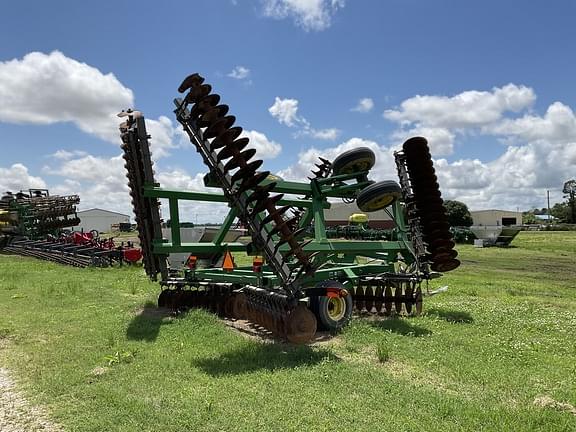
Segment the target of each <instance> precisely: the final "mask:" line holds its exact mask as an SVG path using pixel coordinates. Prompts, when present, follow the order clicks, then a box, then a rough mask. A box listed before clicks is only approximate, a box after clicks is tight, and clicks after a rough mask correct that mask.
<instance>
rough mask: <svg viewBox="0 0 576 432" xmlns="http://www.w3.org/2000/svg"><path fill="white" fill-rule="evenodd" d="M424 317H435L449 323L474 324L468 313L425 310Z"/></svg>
mask: <svg viewBox="0 0 576 432" xmlns="http://www.w3.org/2000/svg"><path fill="white" fill-rule="evenodd" d="M426 315H433V316H437V317H438V318H441V319H443V320H444V321H448V322H451V323H459V324H470V323H473V322H474V318H472V315H470V314H469V313H468V312H462V311H454V310H446V309H439V308H430V309H428V310H426Z"/></svg>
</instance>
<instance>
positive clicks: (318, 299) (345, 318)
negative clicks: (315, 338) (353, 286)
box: [310, 281, 354, 332]
mask: <svg viewBox="0 0 576 432" xmlns="http://www.w3.org/2000/svg"><path fill="white" fill-rule="evenodd" d="M319 286H325V287H330V288H342V289H343V288H344V286H343V285H342V284H341V283H339V282H336V281H325V282H321V284H320V285H319ZM353 308H354V303H353V301H352V295H351V294H348V295H347V296H344V297H328V296H311V297H310V310H311V311H312V312H313V313H314V315H316V320H317V322H318V329H320V330H324V331H329V332H337V331H339V330H342V328H344V327H345V326H346V325H347V324H348V322H349V321H350V319H351V318H352V309H353Z"/></svg>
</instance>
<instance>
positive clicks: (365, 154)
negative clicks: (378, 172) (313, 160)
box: [332, 147, 376, 175]
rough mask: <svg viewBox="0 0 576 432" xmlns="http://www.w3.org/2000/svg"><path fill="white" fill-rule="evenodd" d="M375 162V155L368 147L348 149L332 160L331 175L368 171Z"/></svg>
mask: <svg viewBox="0 0 576 432" xmlns="http://www.w3.org/2000/svg"><path fill="white" fill-rule="evenodd" d="M375 163H376V155H375V154H374V152H373V151H372V150H370V149H369V148H368V147H359V148H357V149H352V150H348V151H347V152H344V153H342V154H341V155H340V156H338V157H337V158H336V159H334V162H332V175H340V174H353V173H355V172H360V171H369V170H370V169H372V167H373V166H374V164H375Z"/></svg>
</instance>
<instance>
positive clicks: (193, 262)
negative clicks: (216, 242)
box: [186, 255, 198, 269]
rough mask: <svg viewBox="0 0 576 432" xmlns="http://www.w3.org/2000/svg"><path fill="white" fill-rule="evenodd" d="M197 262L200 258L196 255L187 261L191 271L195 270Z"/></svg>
mask: <svg viewBox="0 0 576 432" xmlns="http://www.w3.org/2000/svg"><path fill="white" fill-rule="evenodd" d="M197 260H198V257H196V256H194V255H190V256H189V257H188V259H187V260H186V266H188V268H189V269H195V268H196V261H197Z"/></svg>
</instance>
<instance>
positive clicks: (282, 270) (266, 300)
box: [119, 74, 460, 343]
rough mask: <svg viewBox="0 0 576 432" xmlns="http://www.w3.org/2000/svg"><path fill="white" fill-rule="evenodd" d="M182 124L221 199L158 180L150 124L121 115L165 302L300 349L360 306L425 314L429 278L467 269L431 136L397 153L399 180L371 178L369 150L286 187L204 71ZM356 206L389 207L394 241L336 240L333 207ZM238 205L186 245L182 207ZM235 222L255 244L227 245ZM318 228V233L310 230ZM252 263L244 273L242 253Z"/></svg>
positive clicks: (148, 254) (192, 81)
mask: <svg viewBox="0 0 576 432" xmlns="http://www.w3.org/2000/svg"><path fill="white" fill-rule="evenodd" d="M178 90H179V91H180V92H181V93H186V95H185V97H184V98H179V99H176V100H175V101H174V103H175V107H176V108H175V114H176V118H177V120H178V121H179V122H180V123H181V124H182V126H183V128H184V131H185V132H186V133H187V134H188V136H189V138H190V141H191V143H192V144H193V145H194V146H195V148H196V150H197V151H198V153H199V154H200V156H201V157H202V159H203V161H204V163H205V165H206V166H207V168H208V170H209V172H208V174H207V175H206V177H205V183H206V186H209V187H214V188H218V189H220V192H219V193H204V192H192V191H180V190H168V189H163V188H161V187H160V185H159V184H158V183H156V182H155V179H154V173H153V170H152V161H151V156H150V150H149V143H148V138H149V137H148V135H147V133H146V128H145V121H144V117H143V116H142V114H141V113H140V112H137V111H130V110H129V111H126V112H122V113H120V114H119V115H120V116H121V117H123V118H125V121H124V122H123V123H122V124H121V125H120V130H121V136H122V141H123V145H122V149H123V150H124V159H125V161H126V165H125V166H126V168H127V177H128V181H129V187H130V190H131V196H132V205H133V208H134V213H135V216H136V222H137V226H138V231H139V238H140V244H141V247H142V252H143V263H144V266H145V269H146V272H147V274H148V275H149V276H150V277H151V278H152V279H154V280H157V279H158V278H160V284H161V286H162V292H161V293H160V296H159V299H158V303H159V305H160V306H168V307H172V308H176V309H178V308H182V307H205V308H208V309H210V310H213V311H215V312H217V313H219V314H222V315H225V316H231V317H234V318H241V319H248V320H250V321H252V322H254V323H256V324H259V325H261V326H263V327H265V328H267V329H268V330H270V331H272V332H273V333H275V334H276V335H278V336H279V337H282V338H287V339H288V340H290V341H292V342H296V343H302V342H307V341H309V340H310V339H311V338H312V337H313V336H314V334H315V332H316V330H317V328H321V329H325V330H330V331H333V330H338V329H340V328H342V327H343V326H344V325H346V323H347V322H348V321H349V319H350V317H351V315H352V312H353V310H354V308H355V309H356V310H357V311H361V312H364V313H372V314H393V313H395V314H401V313H402V314H411V313H419V312H420V311H421V309H422V288H421V283H422V282H423V281H425V280H428V279H430V278H433V277H436V276H439V273H438V272H446V271H450V270H453V269H455V268H456V267H458V265H459V264H460V263H459V261H458V260H457V259H456V256H457V253H456V251H455V250H454V249H453V247H454V242H453V241H452V240H451V235H450V232H449V226H448V223H447V221H446V215H445V211H444V207H443V205H442V203H443V201H442V199H441V194H440V191H439V186H438V183H437V182H436V176H435V173H434V168H433V164H432V159H431V156H430V153H429V150H428V146H427V142H426V140H425V139H424V138H420V137H417V138H412V139H410V140H408V141H406V142H405V143H404V145H403V149H402V151H399V152H396V153H395V161H396V168H397V171H398V176H399V182H396V181H392V180H386V181H381V182H377V183H376V182H374V181H371V180H369V177H368V176H369V174H370V170H371V169H372V168H373V166H374V163H375V155H374V153H373V152H372V151H371V150H370V149H368V148H359V149H355V150H352V151H349V152H346V153H343V154H342V155H340V156H339V157H338V158H336V159H335V160H334V161H329V160H327V159H323V158H320V161H319V163H318V164H317V165H316V167H317V170H316V171H314V172H313V176H312V178H310V181H309V182H307V183H301V182H293V181H284V180H280V179H278V178H277V177H275V176H271V175H270V173H269V172H268V171H261V170H260V168H261V166H262V160H258V159H254V157H255V156H256V151H255V150H254V149H252V148H250V146H249V140H248V138H244V137H240V135H241V132H242V128H240V127H238V126H234V123H235V120H236V119H235V117H234V116H232V115H228V111H229V108H228V106H227V105H224V104H220V96H219V95H217V94H213V93H211V90H212V89H211V87H210V86H209V85H207V84H204V79H203V78H202V77H201V76H199V75H198V74H193V75H190V76H189V77H187V78H186V79H185V80H184V82H183V83H182V84H181V86H180V87H179V89H178ZM159 199H166V200H167V201H168V205H169V215H170V221H171V227H170V234H171V235H170V240H167V239H165V238H163V235H162V227H161V222H160V221H161V216H160V209H159V207H160V203H159ZM334 199H342V200H345V201H346V202H354V201H355V202H356V204H357V205H358V207H359V208H360V209H361V210H362V211H364V212H372V211H376V210H380V209H384V208H386V209H387V211H388V212H389V215H390V217H391V218H392V219H393V221H394V222H395V227H394V229H393V230H392V231H391V233H390V238H389V239H388V240H373V241H368V240H352V241H336V240H330V239H328V238H327V236H326V224H325V219H324V211H325V210H326V209H328V208H330V205H331V204H330V200H334ZM187 200H191V201H205V202H221V203H227V204H228V206H229V207H230V210H229V213H228V215H227V217H226V218H225V220H224V223H223V224H222V226H221V228H220V230H219V232H218V233H217V234H216V236H215V237H214V239H213V240H212V241H211V242H204V243H203V242H188V243H187V242H182V241H181V230H180V223H179V219H180V212H179V203H180V202H181V201H187ZM236 220H239V221H240V223H241V224H242V226H244V227H246V228H247V230H248V233H249V235H250V241H249V242H248V243H241V242H237V241H233V242H227V241H224V239H225V238H226V235H227V233H228V232H229V230H230V229H231V227H232V226H233V224H234V223H235V221H236ZM311 226H312V227H313V233H314V234H313V237H311V238H308V237H307V233H309V232H310V231H311V230H310V229H309V228H310V227H311ZM237 252H243V253H246V254H248V255H249V256H252V257H253V263H252V265H250V266H235V265H234V264H233V262H232V256H231V253H237ZM175 253H187V254H189V259H188V261H187V265H186V266H184V267H177V268H174V267H170V266H169V265H168V263H167V262H168V260H167V258H168V257H169V256H170V254H175Z"/></svg>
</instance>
